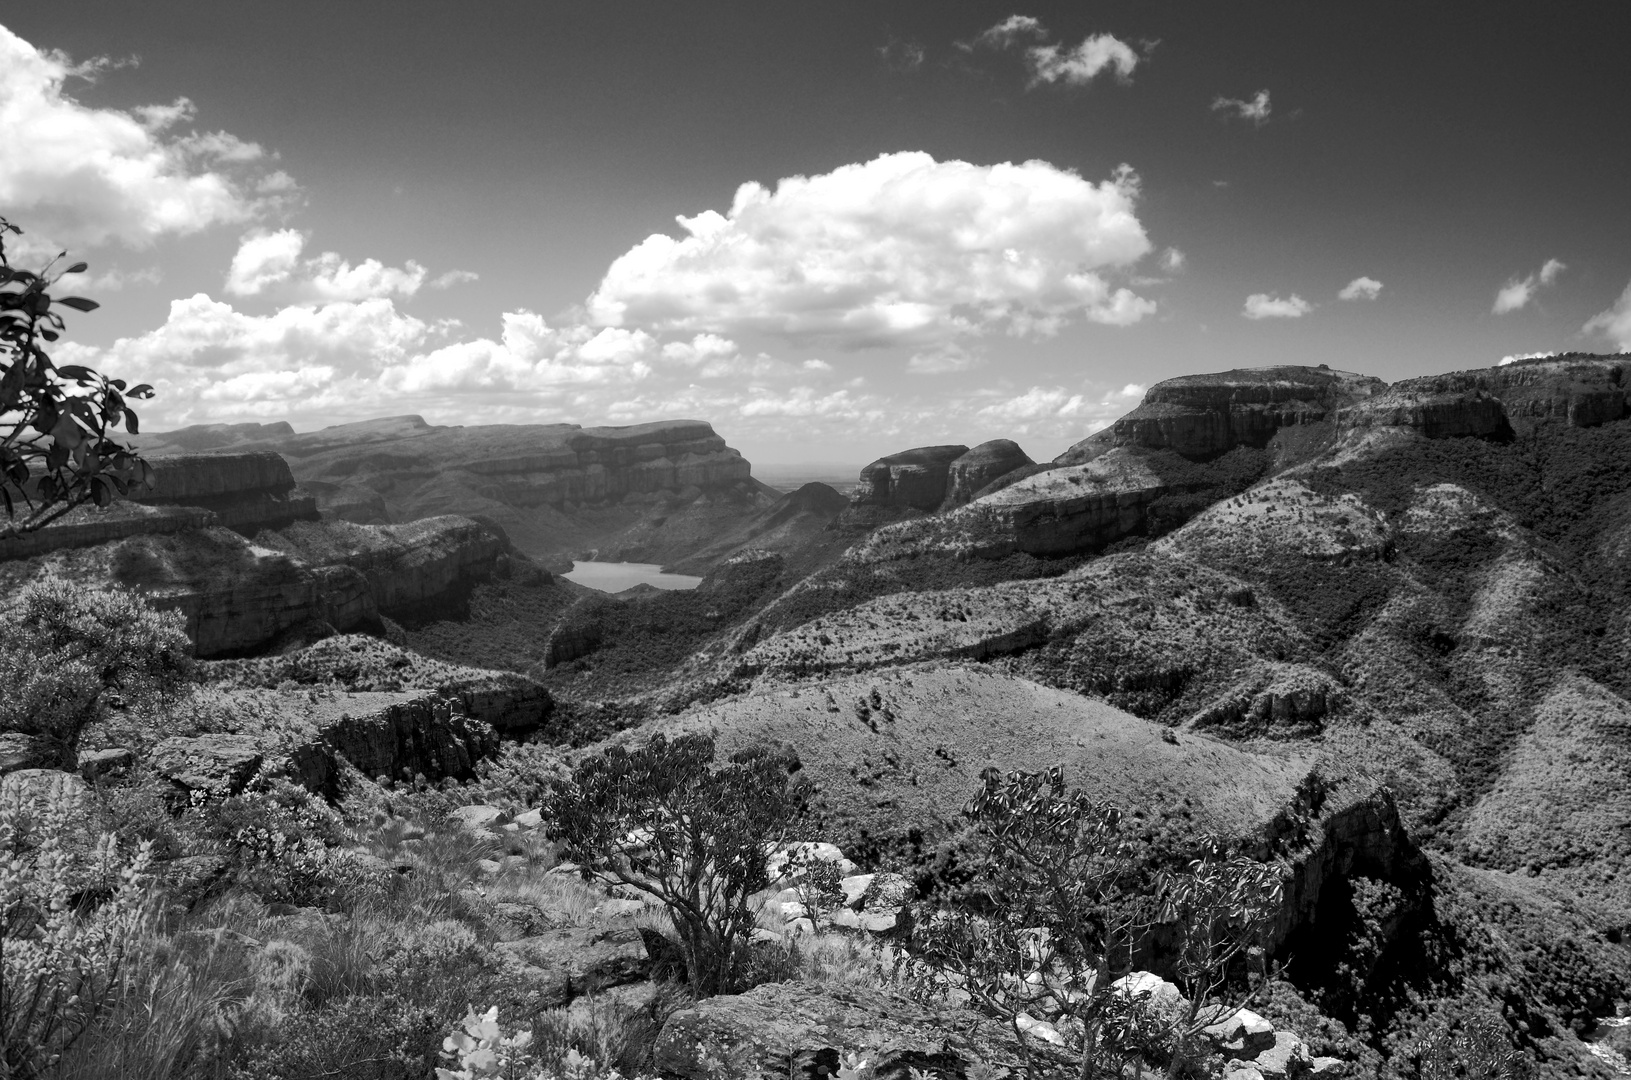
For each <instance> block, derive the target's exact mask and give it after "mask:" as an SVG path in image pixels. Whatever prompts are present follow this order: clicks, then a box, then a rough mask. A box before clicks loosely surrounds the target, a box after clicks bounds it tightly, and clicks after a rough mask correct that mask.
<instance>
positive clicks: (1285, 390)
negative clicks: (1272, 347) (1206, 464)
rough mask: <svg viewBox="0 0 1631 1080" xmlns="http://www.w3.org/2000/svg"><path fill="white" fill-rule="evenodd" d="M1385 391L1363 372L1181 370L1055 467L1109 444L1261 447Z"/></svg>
mask: <svg viewBox="0 0 1631 1080" xmlns="http://www.w3.org/2000/svg"><path fill="white" fill-rule="evenodd" d="M1386 388H1387V383H1385V382H1383V381H1382V380H1381V379H1377V378H1373V377H1371V376H1368V375H1356V374H1353V373H1352V372H1347V371H1333V370H1331V369H1329V368H1326V367H1317V368H1309V367H1270V368H1248V369H1240V370H1235V371H1224V372H1219V373H1217V374H1212V375H1186V376H1183V377H1181V378H1177V379H1168V380H1167V381H1165V382H1160V383H1156V384H1155V385H1154V386H1152V387H1150V389H1149V392H1148V393H1146V394H1145V395H1144V401H1143V403H1142V404H1140V405H1139V406H1138V408H1136V409H1134V410H1133V411H1132V412H1130V413H1128V414H1127V415H1126V416H1123V417H1122V418H1121V419H1119V420H1117V421H1116V422H1115V423H1114V424H1112V425H1110V427H1109V428H1107V429H1106V430H1105V431H1103V432H1101V433H1099V434H1098V435H1094V436H1091V437H1090V438H1087V439H1084V440H1083V441H1082V442H1079V443H1077V444H1076V445H1075V446H1072V447H1071V448H1070V449H1069V450H1067V451H1065V452H1064V453H1063V454H1061V455H1060V456H1059V457H1058V458H1056V459H1055V464H1060V465H1069V464H1075V463H1078V462H1081V461H1087V460H1090V459H1092V458H1093V457H1096V456H1098V455H1099V454H1102V453H1104V452H1105V451H1106V450H1108V449H1110V448H1111V447H1116V446H1142V447H1145V448H1147V449H1152V450H1161V449H1170V450H1174V451H1176V452H1178V453H1179V454H1182V455H1184V456H1185V457H1188V458H1198V459H1204V458H1210V457H1216V456H1217V455H1219V454H1223V453H1226V452H1228V451H1229V450H1232V449H1234V448H1235V447H1237V446H1252V447H1261V446H1265V445H1267V443H1268V441H1269V440H1270V439H1272V438H1273V437H1274V435H1275V434H1276V433H1277V432H1278V431H1279V430H1280V429H1281V428H1284V427H1288V426H1295V425H1300V424H1310V423H1315V422H1318V421H1321V420H1325V419H1327V418H1329V417H1330V416H1331V415H1332V414H1333V413H1335V412H1336V411H1337V410H1338V409H1340V408H1342V407H1344V406H1347V405H1351V404H1353V403H1355V402H1358V401H1363V400H1365V399H1367V398H1369V397H1371V396H1372V395H1374V394H1377V393H1380V392H1381V391H1383V390H1385V389H1386Z"/></svg>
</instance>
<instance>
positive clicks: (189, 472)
mask: <svg viewBox="0 0 1631 1080" xmlns="http://www.w3.org/2000/svg"><path fill="white" fill-rule="evenodd" d="M152 467H153V476H152V480H153V482H152V486H151V487H149V488H147V489H145V490H141V491H135V492H132V493H131V500H132V501H133V502H137V503H143V504H146V505H150V506H188V507H199V508H202V509H205V510H210V511H213V512H214V513H215V516H216V520H217V521H218V522H219V523H220V524H222V525H225V526H226V527H227V528H229V529H236V530H237V531H239V532H242V533H244V534H245V535H246V536H252V535H254V533H255V532H256V531H257V530H260V529H277V528H281V527H283V526H285V525H288V524H291V523H292V522H295V521H315V520H317V517H318V514H317V502H316V500H315V499H314V498H313V497H312V496H311V495H309V494H305V493H303V492H299V491H297V490H296V488H295V479H294V474H293V473H291V472H290V471H289V464H288V462H286V461H284V460H283V458H282V457H280V456H279V455H277V454H275V453H272V452H271V451H267V450H261V451H250V452H242V453H203V454H190V453H189V454H173V455H170V456H167V457H160V458H155V459H154V460H153V462H152Z"/></svg>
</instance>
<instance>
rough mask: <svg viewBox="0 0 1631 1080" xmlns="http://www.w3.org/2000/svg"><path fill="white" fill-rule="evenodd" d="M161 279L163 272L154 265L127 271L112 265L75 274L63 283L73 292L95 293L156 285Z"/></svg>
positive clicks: (162, 278)
mask: <svg viewBox="0 0 1631 1080" xmlns="http://www.w3.org/2000/svg"><path fill="white" fill-rule="evenodd" d="M162 280H164V272H163V271H162V270H160V269H159V268H158V267H156V266H144V267H142V268H141V269H140V270H131V271H128V272H127V271H124V270H121V269H119V268H118V267H113V268H112V269H110V270H106V271H103V272H102V273H100V274H84V275H75V276H74V277H72V278H70V279H68V281H67V282H65V283H64V284H65V285H67V286H70V287H71V288H72V289H73V290H74V291H75V292H80V293H86V294H90V295H95V294H97V293H107V292H119V291H120V290H121V289H123V288H124V287H125V286H126V285H157V284H158V283H159V282H160V281H162Z"/></svg>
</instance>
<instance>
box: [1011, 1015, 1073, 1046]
mask: <svg viewBox="0 0 1631 1080" xmlns="http://www.w3.org/2000/svg"><path fill="white" fill-rule="evenodd" d="M1014 1026H1015V1027H1017V1028H1019V1030H1021V1031H1023V1032H1024V1033H1025V1034H1027V1035H1029V1036H1030V1037H1031V1038H1033V1039H1041V1040H1042V1041H1043V1042H1050V1043H1053V1044H1054V1045H1055V1046H1063V1045H1065V1037H1064V1036H1063V1035H1061V1034H1059V1029H1058V1028H1056V1027H1054V1026H1053V1025H1052V1024H1050V1023H1048V1022H1047V1021H1046V1020H1038V1019H1036V1018H1035V1017H1033V1016H1031V1015H1030V1014H1029V1013H1020V1014H1019V1015H1018V1016H1016V1017H1014Z"/></svg>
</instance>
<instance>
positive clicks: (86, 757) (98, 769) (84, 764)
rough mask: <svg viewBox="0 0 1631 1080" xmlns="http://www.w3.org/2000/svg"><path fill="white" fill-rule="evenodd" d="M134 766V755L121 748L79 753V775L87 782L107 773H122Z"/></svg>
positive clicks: (115, 747)
mask: <svg viewBox="0 0 1631 1080" xmlns="http://www.w3.org/2000/svg"><path fill="white" fill-rule="evenodd" d="M134 764H136V755H135V753H133V752H132V751H130V750H127V749H126V748H124V747H122V746H114V747H109V748H108V749H106V750H81V751H80V752H79V774H80V775H81V776H83V777H84V778H85V779H87V780H94V779H96V778H97V777H99V776H106V775H108V774H109V773H115V772H123V771H125V770H126V769H128V768H130V767H131V766H132V765H134Z"/></svg>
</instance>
